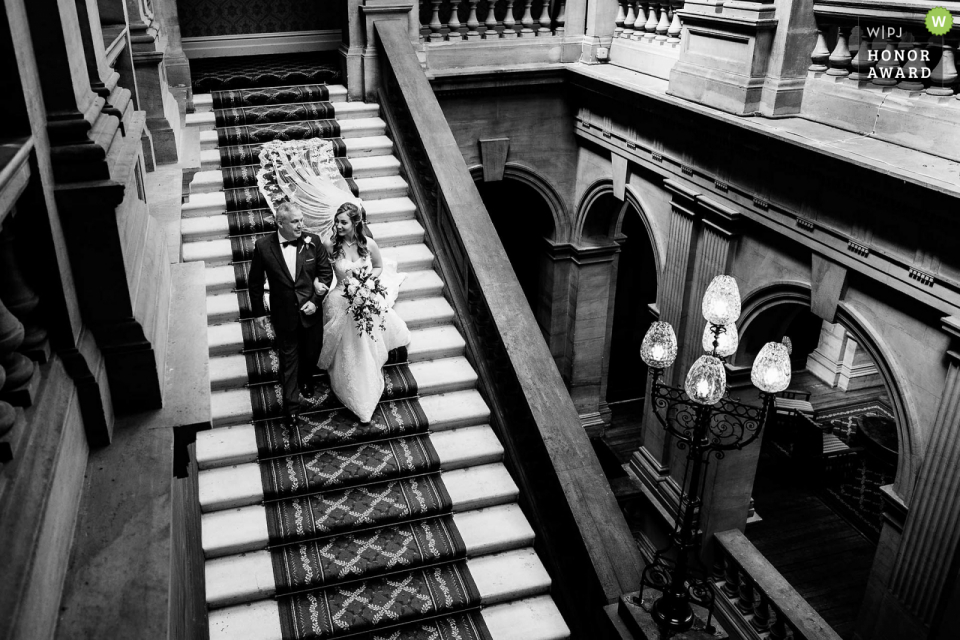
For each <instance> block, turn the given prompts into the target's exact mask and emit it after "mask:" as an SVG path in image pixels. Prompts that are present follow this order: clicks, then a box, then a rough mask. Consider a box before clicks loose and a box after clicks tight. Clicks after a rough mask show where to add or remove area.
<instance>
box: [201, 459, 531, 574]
mask: <svg viewBox="0 0 960 640" xmlns="http://www.w3.org/2000/svg"><path fill="white" fill-rule="evenodd" d="M440 478H441V480H442V482H443V484H444V486H445V487H446V490H447V493H448V494H449V496H450V500H451V502H452V504H453V511H454V512H460V511H472V510H474V509H481V508H483V507H492V506H496V505H500V504H508V503H511V502H516V501H517V498H518V496H519V494H520V491H519V489H518V488H517V485H516V483H515V482H514V481H513V478H511V477H510V473H509V472H508V471H507V468H506V467H504V466H503V464H502V463H499V462H497V463H493V464H485V465H480V466H476V467H467V468H465V469H455V470H453V471H444V472H441V473H440ZM200 530H201V533H200V536H201V546H202V548H203V553H204V556H205V557H206V558H217V557H222V556H227V555H234V554H238V553H246V552H249V551H258V550H261V549H265V548H267V546H268V544H269V542H270V538H269V534H268V532H267V511H266V508H265V507H263V506H262V505H251V506H246V507H240V508H237V509H225V510H222V511H212V512H210V513H204V514H202V515H201V516H200Z"/></svg>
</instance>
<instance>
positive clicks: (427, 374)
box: [210, 357, 477, 427]
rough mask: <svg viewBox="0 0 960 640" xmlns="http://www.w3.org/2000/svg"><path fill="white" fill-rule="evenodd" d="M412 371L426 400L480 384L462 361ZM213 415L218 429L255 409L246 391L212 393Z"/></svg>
mask: <svg viewBox="0 0 960 640" xmlns="http://www.w3.org/2000/svg"><path fill="white" fill-rule="evenodd" d="M410 371H411V373H412V374H413V377H414V379H415V380H416V381H417V386H418V388H419V390H420V394H421V395H423V396H427V395H431V394H439V393H446V392H449V391H463V390H465V389H471V388H473V387H474V386H476V384H477V372H476V371H474V370H473V367H472V366H470V363H469V362H467V360H466V358H462V357H458V358H443V359H441V360H429V361H427V362H413V363H411V364H410ZM210 413H211V416H212V423H213V426H215V427H220V426H225V425H231V424H242V423H244V422H249V421H251V420H252V419H253V406H252V405H251V401H250V391H249V390H248V389H245V388H243V389H231V390H229V391H217V392H213V393H211V394H210Z"/></svg>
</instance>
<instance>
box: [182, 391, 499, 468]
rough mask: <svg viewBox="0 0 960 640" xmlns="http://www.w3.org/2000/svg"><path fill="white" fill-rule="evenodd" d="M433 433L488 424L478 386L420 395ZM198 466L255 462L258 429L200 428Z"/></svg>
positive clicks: (239, 426) (485, 407)
mask: <svg viewBox="0 0 960 640" xmlns="http://www.w3.org/2000/svg"><path fill="white" fill-rule="evenodd" d="M420 408H421V409H422V410H423V412H424V414H425V415H426V417H427V423H428V424H429V425H430V433H437V432H440V431H446V430H449V429H458V428H461V427H471V426H475V425H482V424H485V423H486V422H487V421H489V420H490V409H489V407H487V403H486V402H484V401H483V398H482V397H481V396H480V394H479V393H478V392H477V390H476V389H469V390H466V391H452V392H450V393H441V394H436V395H429V396H423V397H421V398H420ZM196 455H197V465H198V466H199V467H200V468H201V469H214V468H217V467H223V466H229V465H235V464H242V463H245V462H254V461H255V460H256V459H257V436H256V429H255V427H254V426H253V425H252V424H242V425H235V426H232V427H222V428H220V429H211V430H208V431H201V432H200V433H198V434H197V447H196Z"/></svg>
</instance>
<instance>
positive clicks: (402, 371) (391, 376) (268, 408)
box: [249, 364, 417, 420]
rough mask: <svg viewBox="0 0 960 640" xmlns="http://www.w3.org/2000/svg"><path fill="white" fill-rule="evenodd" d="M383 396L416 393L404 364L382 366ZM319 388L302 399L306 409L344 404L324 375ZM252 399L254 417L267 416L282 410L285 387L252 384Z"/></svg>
mask: <svg viewBox="0 0 960 640" xmlns="http://www.w3.org/2000/svg"><path fill="white" fill-rule="evenodd" d="M383 380H384V389H383V396H381V401H383V400H396V399H399V398H411V397H413V396H416V395H417V381H416V380H415V379H414V377H413V373H411V371H410V367H408V366H407V365H405V364H398V365H393V366H390V367H385V368H384V369H383ZM317 382H318V384H317V389H316V391H314V394H313V397H312V398H305V399H303V400H302V402H301V409H302V410H303V411H326V410H329V409H339V408H340V407H341V406H342V404H341V403H340V400H339V399H338V398H337V396H336V395H334V393H333V389H331V388H330V383H329V381H328V380H327V379H326V378H325V377H319V378H318V379H317ZM249 390H250V403H251V405H252V406H253V419H254V420H266V419H268V418H277V417H279V416H281V415H282V414H283V388H282V387H281V386H280V384H279V383H268V384H260V385H254V386H251V387H250V388H249Z"/></svg>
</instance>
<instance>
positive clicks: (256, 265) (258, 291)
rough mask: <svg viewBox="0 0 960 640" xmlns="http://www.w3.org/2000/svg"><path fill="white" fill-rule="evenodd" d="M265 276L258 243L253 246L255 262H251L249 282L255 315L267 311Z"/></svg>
mask: <svg viewBox="0 0 960 640" xmlns="http://www.w3.org/2000/svg"><path fill="white" fill-rule="evenodd" d="M265 278H266V274H265V273H264V271H263V257H262V256H261V255H260V244H259V243H258V244H257V245H256V246H255V247H254V248H253V262H252V263H251V264H250V278H249V280H248V283H247V287H248V289H249V290H250V304H251V305H252V306H253V315H254V316H262V315H266V313H267V312H266V310H264V308H263V283H264V280H265Z"/></svg>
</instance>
